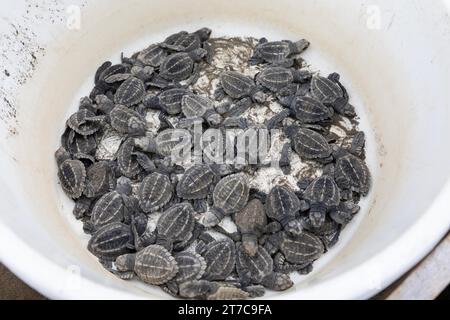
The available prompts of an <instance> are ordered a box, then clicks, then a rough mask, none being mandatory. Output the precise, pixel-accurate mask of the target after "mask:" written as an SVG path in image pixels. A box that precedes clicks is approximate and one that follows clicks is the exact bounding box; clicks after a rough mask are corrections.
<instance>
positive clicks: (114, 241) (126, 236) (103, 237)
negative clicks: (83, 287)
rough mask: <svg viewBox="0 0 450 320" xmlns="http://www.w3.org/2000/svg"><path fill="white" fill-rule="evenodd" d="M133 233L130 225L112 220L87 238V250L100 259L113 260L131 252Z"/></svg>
mask: <svg viewBox="0 0 450 320" xmlns="http://www.w3.org/2000/svg"><path fill="white" fill-rule="evenodd" d="M133 249H134V246H133V235H132V233H131V230H130V226H128V225H125V224H123V223H120V222H113V223H110V224H108V225H105V226H103V227H102V228H100V229H98V230H97V231H96V232H95V233H94V234H93V235H92V237H91V239H89V242H88V250H89V251H90V252H91V253H92V254H93V255H95V256H96V257H98V258H99V259H100V260H102V261H114V260H115V259H116V258H117V257H118V256H121V255H123V254H127V253H130V252H132V250H133Z"/></svg>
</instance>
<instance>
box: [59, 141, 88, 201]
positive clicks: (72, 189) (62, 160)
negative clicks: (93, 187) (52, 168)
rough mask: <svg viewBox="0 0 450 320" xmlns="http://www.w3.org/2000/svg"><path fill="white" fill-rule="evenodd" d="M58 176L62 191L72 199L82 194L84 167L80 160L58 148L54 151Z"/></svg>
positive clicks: (84, 184)
mask: <svg viewBox="0 0 450 320" xmlns="http://www.w3.org/2000/svg"><path fill="white" fill-rule="evenodd" d="M55 157H56V162H57V164H58V178H59V182H60V184H61V187H62V188H63V190H64V192H65V193H66V194H67V195H68V196H69V197H70V198H72V199H77V198H79V197H81V195H82V194H83V191H84V188H85V186H86V167H85V166H84V164H83V162H81V161H80V160H74V159H71V157H70V154H69V153H68V152H67V151H66V150H64V149H62V148H60V149H58V150H57V151H56V153H55Z"/></svg>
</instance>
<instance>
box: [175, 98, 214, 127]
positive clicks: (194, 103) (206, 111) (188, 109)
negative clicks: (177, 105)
mask: <svg viewBox="0 0 450 320" xmlns="http://www.w3.org/2000/svg"><path fill="white" fill-rule="evenodd" d="M181 109H182V111H183V114H184V116H185V117H186V118H195V117H201V118H204V119H205V120H206V121H207V122H208V123H209V124H210V125H219V124H220V123H221V122H222V120H223V118H222V116H221V115H220V114H218V113H217V112H216V111H215V109H214V101H212V100H211V99H209V98H207V97H203V96H199V95H194V94H190V95H185V96H184V97H183V99H182V100H181Z"/></svg>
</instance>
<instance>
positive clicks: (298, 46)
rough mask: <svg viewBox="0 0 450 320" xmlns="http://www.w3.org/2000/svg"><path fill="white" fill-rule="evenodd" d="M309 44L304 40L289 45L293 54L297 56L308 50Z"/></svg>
mask: <svg viewBox="0 0 450 320" xmlns="http://www.w3.org/2000/svg"><path fill="white" fill-rule="evenodd" d="M309 45H310V42H309V41H308V40H306V39H302V40H300V41H297V42H294V43H292V44H291V47H292V48H291V51H292V53H294V54H299V53H302V52H303V51H305V50H306V49H308V48H309Z"/></svg>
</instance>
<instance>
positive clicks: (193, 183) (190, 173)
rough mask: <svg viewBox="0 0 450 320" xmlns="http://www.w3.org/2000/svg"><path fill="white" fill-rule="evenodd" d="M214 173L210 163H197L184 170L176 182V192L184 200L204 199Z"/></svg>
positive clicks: (212, 180)
mask: <svg viewBox="0 0 450 320" xmlns="http://www.w3.org/2000/svg"><path fill="white" fill-rule="evenodd" d="M215 178H216V174H215V173H214V171H213V170H212V169H211V166H210V165H207V164H197V165H194V166H192V167H191V168H189V169H188V170H186V172H185V173H184V174H183V177H182V178H181V179H180V181H179V182H178V184H177V188H176V189H177V194H178V196H179V197H180V198H183V199H186V200H198V199H204V198H206V197H207V196H208V193H209V192H210V190H211V186H212V184H213V182H214V180H215Z"/></svg>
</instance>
